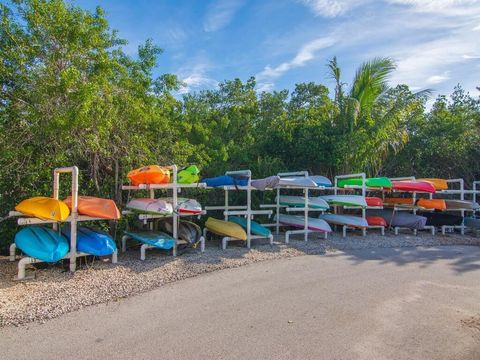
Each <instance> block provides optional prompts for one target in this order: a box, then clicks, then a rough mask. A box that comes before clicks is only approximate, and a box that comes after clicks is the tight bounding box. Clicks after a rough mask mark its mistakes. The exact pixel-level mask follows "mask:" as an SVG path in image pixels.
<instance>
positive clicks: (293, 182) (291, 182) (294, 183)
mask: <svg viewBox="0 0 480 360" xmlns="http://www.w3.org/2000/svg"><path fill="white" fill-rule="evenodd" d="M278 185H279V186H291V187H300V188H302V187H303V188H305V187H318V185H317V184H316V183H315V181H313V180H312V179H311V178H309V177H301V176H297V177H290V178H280V181H279V183H278Z"/></svg>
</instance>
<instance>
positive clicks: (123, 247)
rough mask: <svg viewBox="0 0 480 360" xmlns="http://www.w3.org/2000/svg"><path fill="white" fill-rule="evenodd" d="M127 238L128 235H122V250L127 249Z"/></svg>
mask: <svg viewBox="0 0 480 360" xmlns="http://www.w3.org/2000/svg"><path fill="white" fill-rule="evenodd" d="M127 239H128V235H124V236H122V252H125V251H127Z"/></svg>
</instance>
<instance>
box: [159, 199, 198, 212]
mask: <svg viewBox="0 0 480 360" xmlns="http://www.w3.org/2000/svg"><path fill="white" fill-rule="evenodd" d="M158 200H163V201H165V202H167V203H169V204H172V203H173V199H172V198H160V199H158ZM172 206H173V205H172ZM175 211H177V212H179V213H180V214H200V213H201V212H202V205H200V203H199V202H198V201H197V200H195V199H187V198H177V207H176V209H175Z"/></svg>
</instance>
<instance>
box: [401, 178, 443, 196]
mask: <svg viewBox="0 0 480 360" xmlns="http://www.w3.org/2000/svg"><path fill="white" fill-rule="evenodd" d="M392 184H393V190H397V191H410V192H427V193H434V192H435V186H433V184H432V183H430V182H428V181H416V180H408V181H392Z"/></svg>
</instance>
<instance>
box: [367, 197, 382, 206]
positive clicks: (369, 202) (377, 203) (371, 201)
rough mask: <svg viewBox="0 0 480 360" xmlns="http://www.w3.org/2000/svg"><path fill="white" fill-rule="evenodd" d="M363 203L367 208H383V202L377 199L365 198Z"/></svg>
mask: <svg viewBox="0 0 480 360" xmlns="http://www.w3.org/2000/svg"><path fill="white" fill-rule="evenodd" d="M365 201H366V203H367V206H383V200H382V199H380V198H379V197H370V196H367V197H366V198H365Z"/></svg>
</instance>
